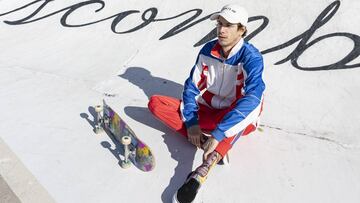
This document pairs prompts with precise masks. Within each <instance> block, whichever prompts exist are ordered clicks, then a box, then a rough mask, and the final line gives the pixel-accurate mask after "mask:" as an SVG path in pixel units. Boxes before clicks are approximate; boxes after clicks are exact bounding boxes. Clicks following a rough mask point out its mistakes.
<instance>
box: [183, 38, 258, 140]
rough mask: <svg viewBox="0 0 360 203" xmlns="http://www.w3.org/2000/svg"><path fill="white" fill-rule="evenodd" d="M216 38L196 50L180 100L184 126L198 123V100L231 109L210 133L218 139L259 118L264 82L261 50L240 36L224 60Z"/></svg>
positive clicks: (218, 107)
mask: <svg viewBox="0 0 360 203" xmlns="http://www.w3.org/2000/svg"><path fill="white" fill-rule="evenodd" d="M220 50H221V46H220V45H219V44H218V43H217V40H214V41H211V42H208V43H207V44H205V46H204V47H203V48H202V49H201V50H200V52H199V55H198V57H197V60H196V64H195V65H194V67H193V68H192V70H191V73H190V76H189V78H188V79H187V80H186V81H185V85H184V91H183V95H182V96H183V99H182V103H181V108H180V110H181V114H182V119H183V121H184V123H185V125H186V127H190V126H192V125H195V124H198V114H197V111H198V109H199V103H200V104H203V105H206V106H208V107H210V108H215V109H226V108H229V107H230V108H232V110H231V111H230V112H229V113H227V114H226V115H225V117H224V119H223V120H222V121H221V122H220V123H219V124H218V125H217V128H216V129H215V130H214V131H213V132H211V134H212V136H213V137H215V139H217V140H218V141H222V140H223V139H224V138H225V137H232V136H234V135H236V134H238V133H239V132H241V131H243V130H244V129H245V128H246V127H247V126H248V125H249V124H251V123H253V122H254V121H255V120H257V118H258V117H259V114H260V112H261V104H262V98H263V92H264V90H265V83H264V81H263V79H262V73H263V69H264V64H263V58H262V55H261V53H260V52H259V51H258V50H257V49H256V48H255V47H254V46H253V45H251V44H250V43H248V42H245V41H244V40H243V39H241V40H240V41H239V42H238V43H237V44H236V45H235V46H234V47H233V49H232V50H231V52H230V54H229V56H228V58H227V59H225V58H223V57H222V56H221V54H220Z"/></svg>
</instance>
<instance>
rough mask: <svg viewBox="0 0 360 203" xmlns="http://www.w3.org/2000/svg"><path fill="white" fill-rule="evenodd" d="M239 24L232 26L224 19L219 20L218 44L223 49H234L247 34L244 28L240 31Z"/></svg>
mask: <svg viewBox="0 0 360 203" xmlns="http://www.w3.org/2000/svg"><path fill="white" fill-rule="evenodd" d="M238 26H239V25H238V24H231V23H229V22H228V21H226V20H225V19H224V18H223V17H221V16H220V17H219V19H218V20H217V37H218V42H219V44H220V45H221V46H222V47H223V48H232V47H233V46H234V45H235V44H236V43H237V42H238V41H239V40H240V39H241V36H242V34H243V33H244V32H245V30H244V28H240V29H238Z"/></svg>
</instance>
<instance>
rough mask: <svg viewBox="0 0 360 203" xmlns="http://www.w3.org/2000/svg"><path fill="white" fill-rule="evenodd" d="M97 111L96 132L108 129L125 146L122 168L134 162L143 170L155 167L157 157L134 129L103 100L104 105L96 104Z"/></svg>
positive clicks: (146, 170)
mask: <svg viewBox="0 0 360 203" xmlns="http://www.w3.org/2000/svg"><path fill="white" fill-rule="evenodd" d="M95 111H96V113H97V115H96V120H95V129H94V131H95V133H97V134H98V133H101V132H102V131H104V130H105V131H107V132H110V133H111V134H112V136H113V137H114V138H115V139H116V140H117V141H118V142H120V143H121V144H122V145H123V146H124V160H122V161H121V164H120V165H121V167H122V168H128V167H130V166H131V164H132V163H133V164H134V165H135V166H136V167H137V168H139V169H140V170H142V171H145V172H148V171H151V170H153V169H154V167H155V157H154V155H153V153H152V152H151V150H150V148H149V147H148V146H147V145H146V144H145V143H144V142H143V141H141V140H140V139H139V138H138V137H137V136H136V135H135V133H134V131H133V130H131V128H130V127H129V126H128V125H127V124H126V123H125V121H124V120H123V119H121V118H120V116H119V114H117V113H116V112H115V111H114V110H113V109H112V108H111V107H110V106H109V105H107V104H106V102H105V100H103V105H97V106H95Z"/></svg>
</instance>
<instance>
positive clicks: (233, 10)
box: [210, 4, 249, 26]
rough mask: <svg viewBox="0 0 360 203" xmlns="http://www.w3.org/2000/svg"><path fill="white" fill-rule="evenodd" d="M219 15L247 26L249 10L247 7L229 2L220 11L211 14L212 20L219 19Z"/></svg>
mask: <svg viewBox="0 0 360 203" xmlns="http://www.w3.org/2000/svg"><path fill="white" fill-rule="evenodd" d="M219 16H221V17H223V18H225V20H226V21H228V22H229V23H233V24H236V23H240V24H241V25H243V26H247V23H248V18H249V16H248V12H247V11H246V9H245V8H243V7H241V6H239V5H237V4H228V5H226V6H224V7H223V8H222V9H221V11H220V12H219V13H215V14H213V15H211V17H210V19H211V20H217V19H219Z"/></svg>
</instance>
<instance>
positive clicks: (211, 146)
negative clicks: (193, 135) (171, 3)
mask: <svg viewBox="0 0 360 203" xmlns="http://www.w3.org/2000/svg"><path fill="white" fill-rule="evenodd" d="M218 145H219V141H217V140H216V139H215V138H213V137H210V138H209V139H208V140H207V141H206V142H205V143H204V145H203V148H204V155H203V158H204V160H206V159H207V157H208V155H209V154H210V153H211V152H213V151H214V150H215V149H216V147H217V146H218Z"/></svg>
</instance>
